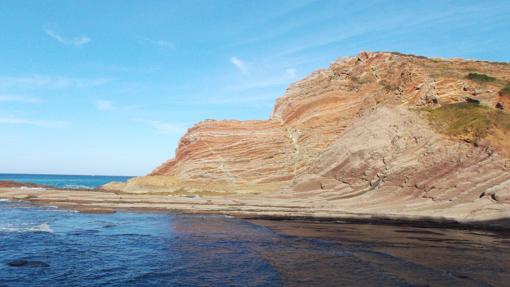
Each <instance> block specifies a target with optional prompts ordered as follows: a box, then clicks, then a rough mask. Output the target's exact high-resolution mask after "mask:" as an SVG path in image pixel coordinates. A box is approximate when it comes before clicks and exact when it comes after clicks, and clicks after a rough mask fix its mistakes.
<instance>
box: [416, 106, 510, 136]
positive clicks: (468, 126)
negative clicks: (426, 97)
mask: <svg viewBox="0 0 510 287" xmlns="http://www.w3.org/2000/svg"><path fill="white" fill-rule="evenodd" d="M426 111H427V116H428V118H429V120H430V122H431V123H432V125H433V126H434V128H436V129H437V130H438V131H439V132H440V133H443V134H446V135H448V136H452V137H456V138H460V139H463V140H466V141H469V142H476V141H477V140H478V139H481V138H484V137H486V136H487V135H488V134H489V133H490V132H491V131H492V130H493V129H499V130H503V131H505V132H508V131H510V114H509V113H507V112H504V111H501V110H496V109H493V108H489V107H487V106H482V105H475V104H470V103H455V104H449V105H445V106H442V107H439V108H437V109H427V110H426Z"/></svg>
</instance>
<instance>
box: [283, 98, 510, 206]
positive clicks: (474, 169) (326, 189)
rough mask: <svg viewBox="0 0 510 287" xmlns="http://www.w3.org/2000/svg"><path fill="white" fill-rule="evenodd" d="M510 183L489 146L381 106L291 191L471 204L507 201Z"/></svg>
mask: <svg viewBox="0 0 510 287" xmlns="http://www.w3.org/2000/svg"><path fill="white" fill-rule="evenodd" d="M381 119H384V120H381ZM509 185H510V172H509V170H508V169H507V168H506V167H505V162H504V160H503V159H502V158H501V157H500V156H498V155H496V154H494V153H493V152H492V151H491V150H490V149H488V148H487V147H482V146H479V147H475V146H473V145H472V144H469V143H466V142H461V141H453V140H449V139H446V138H445V137H442V136H440V135H438V134H436V133H434V132H433V131H431V130H430V128H429V126H428V124H427V122H425V120H424V119H423V118H421V117H420V116H419V115H417V114H416V113H414V112H411V111H409V110H408V109H407V108H404V107H402V106H400V107H384V106H383V107H380V108H377V109H376V110H374V111H371V112H369V113H367V114H366V115H365V116H363V117H361V118H359V119H357V120H356V121H355V122H354V123H353V124H352V125H351V126H350V127H349V128H347V129H346V130H345V132H344V133H343V134H342V136H341V137H339V138H338V139H337V140H336V141H335V142H334V143H333V144H332V145H330V146H329V147H328V148H327V149H326V150H325V151H324V152H323V153H321V154H320V156H319V157H318V159H317V160H316V161H315V162H314V163H313V164H312V165H311V166H310V168H309V169H308V170H307V171H306V172H305V173H303V174H302V175H300V176H298V177H296V179H295V180H294V182H293V185H292V190H293V191H294V192H297V193H299V192H314V191H315V192H319V191H320V192H321V193H322V195H323V196H331V198H332V199H335V200H340V199H351V198H355V197H357V198H358V199H365V200H368V201H371V200H381V201H382V202H384V201H390V202H391V201H396V200H397V199H398V200H405V199H413V198H426V199H430V200H432V201H438V202H440V201H445V202H447V201H458V202H471V201H474V200H477V199H479V198H481V197H484V196H491V195H492V194H496V195H498V196H499V197H500V201H503V199H506V198H508V196H510V188H509ZM493 199H494V200H497V198H496V197H494V196H493ZM362 202H363V200H362V201H361V202H360V204H362Z"/></svg>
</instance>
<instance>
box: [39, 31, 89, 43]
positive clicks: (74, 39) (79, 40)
mask: <svg viewBox="0 0 510 287" xmlns="http://www.w3.org/2000/svg"><path fill="white" fill-rule="evenodd" d="M44 31H45V32H46V34H47V35H48V36H50V37H51V38H53V39H55V40H57V41H58V42H60V43H61V44H64V45H71V46H75V47H81V46H83V45H85V44H88V43H90V41H91V39H90V38H89V37H87V36H78V37H71V38H70V37H64V36H62V35H60V34H59V33H57V32H55V31H54V30H51V29H46V30H44Z"/></svg>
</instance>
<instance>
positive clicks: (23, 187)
mask: <svg viewBox="0 0 510 287" xmlns="http://www.w3.org/2000/svg"><path fill="white" fill-rule="evenodd" d="M19 189H24V190H45V189H46V188H44V187H28V186H22V187H20V188H19Z"/></svg>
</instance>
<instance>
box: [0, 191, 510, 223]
mask: <svg viewBox="0 0 510 287" xmlns="http://www.w3.org/2000/svg"><path fill="white" fill-rule="evenodd" d="M0 198H2V199H6V200H9V201H24V202H30V203H31V204H34V205H45V206H55V207H58V208H62V209H69V210H75V211H78V212H83V213H113V212H116V211H135V212H137V211H142V212H172V213H194V214H223V215H231V216H236V217H242V218H249V219H271V220H312V221H328V222H334V221H352V222H364V223H382V224H406V225H413V226H437V227H444V226H448V227H461V228H477V229H499V230H510V220H509V218H510V204H507V203H495V202H494V201H492V200H491V199H489V198H480V199H479V200H478V201H477V202H474V203H471V204H464V205H462V206H458V205H456V204H452V203H450V204H441V205H436V204H435V203H433V202H431V201H427V200H424V199H422V200H418V199H415V200H410V201H407V202H401V203H399V204H386V205H383V204H380V203H375V202H373V203H366V204H354V203H353V202H350V204H349V203H347V202H331V201H329V200H327V198H324V197H322V196H321V194H320V193H317V194H309V195H307V196H306V197H302V198H296V197H295V196H292V195H289V194H288V193H286V192H278V193H270V194H223V195H218V194H174V195H170V194H154V193H153V194H133V193H125V192H119V191H117V192H111V191H104V190H65V189H44V190H42V189H38V188H37V189H33V188H24V187H11V188H0Z"/></svg>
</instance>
